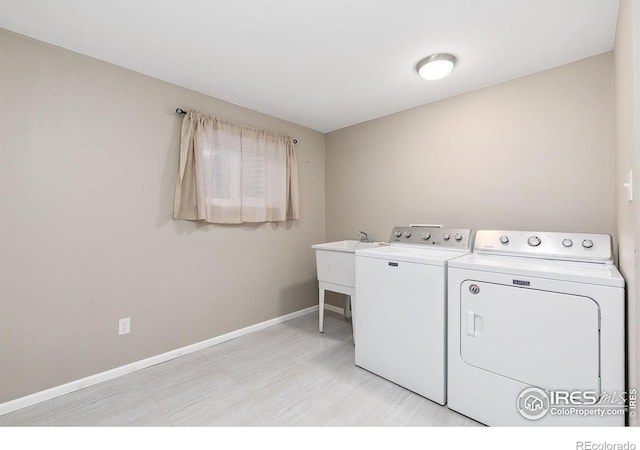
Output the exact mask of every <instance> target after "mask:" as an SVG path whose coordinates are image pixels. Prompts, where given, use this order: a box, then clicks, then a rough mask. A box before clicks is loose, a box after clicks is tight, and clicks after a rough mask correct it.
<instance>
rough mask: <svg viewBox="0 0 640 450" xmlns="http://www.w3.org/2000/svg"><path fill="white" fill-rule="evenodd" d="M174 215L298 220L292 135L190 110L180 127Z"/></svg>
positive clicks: (221, 219)
mask: <svg viewBox="0 0 640 450" xmlns="http://www.w3.org/2000/svg"><path fill="white" fill-rule="evenodd" d="M174 218H176V219H187V220H200V221H205V222H211V223H242V222H280V221H285V220H291V219H297V218H298V186H297V164H296V158H295V150H294V146H293V141H292V139H291V138H290V137H288V136H282V135H279V134H276V133H271V132H268V131H261V130H255V129H252V128H249V127H243V126H240V125H236V124H232V123H230V122H226V121H223V120H220V119H217V118H215V117H208V116H204V115H203V114H200V113H197V112H195V111H191V112H190V113H188V114H187V115H186V116H185V118H184V122H183V125H182V141H181V146H180V172H179V176H178V183H177V186H176V198H175V203H174Z"/></svg>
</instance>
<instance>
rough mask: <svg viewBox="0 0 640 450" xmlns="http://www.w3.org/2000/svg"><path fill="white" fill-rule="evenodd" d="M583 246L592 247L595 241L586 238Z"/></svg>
mask: <svg viewBox="0 0 640 450" xmlns="http://www.w3.org/2000/svg"><path fill="white" fill-rule="evenodd" d="M582 246H583V247H584V248H591V247H593V241H592V240H591V239H585V240H584V241H582Z"/></svg>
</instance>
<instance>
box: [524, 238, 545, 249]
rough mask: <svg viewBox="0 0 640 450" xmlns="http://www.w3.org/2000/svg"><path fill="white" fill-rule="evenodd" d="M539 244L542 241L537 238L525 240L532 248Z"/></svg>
mask: <svg viewBox="0 0 640 450" xmlns="http://www.w3.org/2000/svg"><path fill="white" fill-rule="evenodd" d="M541 242H542V241H541V240H540V238H539V237H538V236H531V237H530V238H529V239H527V243H528V244H529V245H530V246H532V247H537V246H538V245H540V243H541Z"/></svg>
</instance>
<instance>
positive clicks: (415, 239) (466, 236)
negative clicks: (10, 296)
mask: <svg viewBox="0 0 640 450" xmlns="http://www.w3.org/2000/svg"><path fill="white" fill-rule="evenodd" d="M470 235H471V232H470V230H462V229H446V228H430V227H396V228H394V229H393V231H392V234H391V239H390V240H389V241H390V245H389V246H387V247H379V248H372V249H365V250H357V251H356V292H357V293H358V296H357V300H356V302H355V304H354V305H353V309H354V314H353V317H354V320H355V326H354V330H357V332H356V333H355V336H354V339H355V363H356V365H358V366H360V367H362V368H364V369H367V370H369V371H371V372H373V373H375V374H377V375H380V376H381V377H384V378H386V379H387V380H390V381H392V382H394V383H396V384H399V385H400V386H403V387H405V388H407V389H409V390H411V391H414V392H416V393H418V394H420V395H422V396H424V397H426V398H428V399H431V400H433V401H434V402H436V403H439V404H441V405H443V404H445V403H446V357H447V356H446V332H447V331H446V315H447V306H446V305H447V275H446V273H447V272H446V270H447V262H448V261H449V260H451V259H452V258H456V257H459V256H461V255H464V254H467V253H469V251H470V248H471V246H470Z"/></svg>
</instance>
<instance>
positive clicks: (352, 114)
mask: <svg viewBox="0 0 640 450" xmlns="http://www.w3.org/2000/svg"><path fill="white" fill-rule="evenodd" d="M617 12H618V0H466V1H465V0H210V1H205V0H84V1H79V0H0V27H2V28H6V29H9V30H12V31H16V32H18V33H22V34H25V35H27V36H32V37H34V38H36V39H40V40H43V41H46V42H50V43H52V44H55V45H59V46H61V47H65V48H68V49H70V50H73V51H76V52H79V53H83V54H86V55H90V56H93V57H95V58H99V59H102V60H105V61H109V62H111V63H114V64H118V65H120V66H124V67H127V68H130V69H133V70H136V71H138V72H141V73H144V74H147V75H150V76H153V77H156V78H159V79H162V80H166V81H169V82H172V83H175V84H178V85H180V86H184V87H187V88H191V89H194V90H196V91H200V92H203V93H205V94H209V95H211V96H214V97H217V98H221V99H224V100H227V101H229V102H232V103H235V104H238V105H242V106H245V107H247V108H251V109H254V110H257V111H261V112H264V113H267V114H270V115H272V116H275V117H279V118H282V119H285V120H288V121H291V122H294V123H297V124H300V125H304V126H307V127H309V128H313V129H315V130H318V131H322V132H328V131H332V130H335V129H338V128H342V127H345V126H348V125H352V124H355V123H359V122H363V121H366V120H369V119H373V118H376V117H380V116H383V115H386V114H390V113H393V112H397V111H401V110H404V109H407V108H411V107H414V106H418V105H422V104H425V103H429V102H432V101H435V100H439V99H442V98H446V97H450V96H453V95H457V94H461V93H463V92H468V91H471V90H474V89H477V88H480V87H482V86H487V85H490V84H495V83H498V82H501V81H505V80H508V79H512V78H516V77H519V76H522V75H526V74H529V73H533V72H537V71H540V70H544V69H547V68H550V67H554V66H558V65H561V64H565V63H568V62H570V61H575V60H578V59H581V58H585V57H588V56H591V55H595V54H598V53H602V52H606V51H608V50H611V49H612V48H613V39H614V34H615V26H616V16H617ZM442 52H448V53H452V54H454V55H455V56H457V57H458V65H457V67H456V69H455V70H454V72H453V73H452V74H451V75H450V76H449V77H448V78H445V79H443V80H439V81H425V80H423V79H421V78H420V77H419V76H418V75H417V73H416V71H415V65H416V63H417V62H418V61H419V60H420V59H422V58H424V57H425V56H428V55H430V54H432V53H442ZM178 106H182V107H184V108H188V107H189V105H186V104H184V105H176V107H178ZM211 113H213V114H215V111H211Z"/></svg>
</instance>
